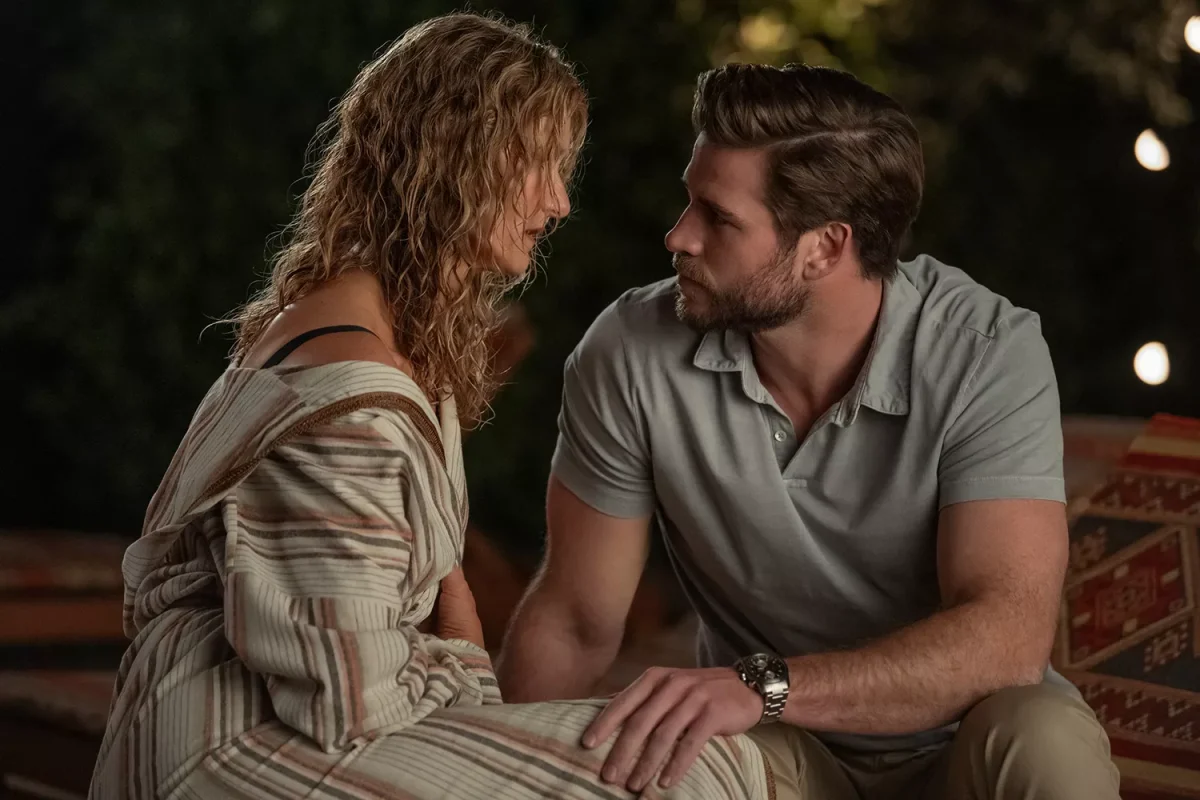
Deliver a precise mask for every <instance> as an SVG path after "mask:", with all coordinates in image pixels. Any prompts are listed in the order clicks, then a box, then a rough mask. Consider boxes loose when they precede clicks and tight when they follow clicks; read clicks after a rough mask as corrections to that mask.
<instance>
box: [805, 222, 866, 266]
mask: <svg viewBox="0 0 1200 800" xmlns="http://www.w3.org/2000/svg"><path fill="white" fill-rule="evenodd" d="M853 235H854V234H853V231H852V230H851V228H850V226H849V225H847V224H846V223H844V222H829V223H826V224H825V225H822V226H821V227H819V228H816V229H815V230H811V231H808V232H807V233H805V234H804V237H801V238H802V239H803V238H805V237H808V238H809V240H810V241H809V247H808V249H807V251H806V252H805V254H804V264H803V265H802V270H803V275H804V279H805V280H808V281H816V280H820V279H821V278H823V277H825V276H826V275H829V274H830V273H832V272H833V271H834V270H835V269H837V267H838V265H839V264H841V263H842V259H843V258H844V257H845V256H847V255H849V251H850V244H851V241H852V239H853Z"/></svg>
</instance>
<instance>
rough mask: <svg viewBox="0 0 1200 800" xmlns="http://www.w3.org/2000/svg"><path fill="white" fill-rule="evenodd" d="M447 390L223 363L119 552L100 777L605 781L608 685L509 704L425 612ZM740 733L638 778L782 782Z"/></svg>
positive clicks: (423, 788) (304, 790) (583, 793)
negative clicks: (120, 649) (688, 762)
mask: <svg viewBox="0 0 1200 800" xmlns="http://www.w3.org/2000/svg"><path fill="white" fill-rule="evenodd" d="M460 436H461V434H460V430H459V427H458V422H457V419H456V413H455V409H454V404H453V401H452V400H450V401H447V402H445V403H442V404H441V406H440V408H439V410H438V411H437V412H435V411H434V409H433V408H432V407H431V406H430V404H429V403H428V401H427V400H426V398H425V397H424V396H423V395H422V393H421V392H420V390H419V389H418V388H417V387H416V385H415V384H414V383H413V382H412V381H411V379H409V378H408V377H407V376H406V375H405V374H404V373H402V372H400V371H399V370H396V369H393V368H390V367H386V366H383V365H379V364H372V363H368V362H343V363H338V364H327V365H322V366H319V367H309V368H298V369H297V368H291V369H289V368H276V369H271V370H245V369H231V370H229V371H227V372H226V373H225V374H224V375H223V376H222V377H221V378H220V379H219V380H218V381H217V383H216V384H215V385H214V386H213V388H212V389H211V390H210V391H209V393H208V395H207V396H206V397H205V399H204V401H203V402H202V403H201V405H200V408H199V409H198V411H197V412H196V415H195V416H194V418H193V420H192V423H191V425H190V427H189V429H188V431H187V433H186V435H185V436H184V439H183V442H182V443H181V444H180V446H179V449H178V451H177V452H176V455H175V458H174V459H173V460H172V462H171V465H170V467H169V468H168V470H167V474H166V476H165V477H164V478H163V482H162V484H161V486H160V487H159V490H158V492H157V493H156V494H155V497H154V499H153V500H152V502H151V504H150V507H149V509H148V511H147V515H146V522H145V527H144V530H143V534H142V537H141V538H140V539H139V540H138V541H137V542H135V543H134V544H133V545H132V546H130V548H129V549H128V551H127V552H126V554H125V558H124V563H123V565H122V569H123V573H124V580H125V587H126V600H125V628H126V633H127V634H128V635H129V636H130V637H131V638H132V639H133V643H132V645H131V646H130V648H129V650H128V651H127V653H126V655H125V658H124V660H123V662H122V665H121V670H120V673H119V676H118V680H117V686H116V693H115V696H114V700H113V705H112V712H111V715H110V718H109V722H108V728H107V731H106V734H105V738H104V742H103V744H102V746H101V751H100V756H99V759H98V761H97V764H96V770H95V774H94V776H93V779H92V787H91V793H90V796H91V797H92V798H95V800H108V799H109V798H113V800H117V799H118V798H119V799H120V800H131V799H135V798H158V797H169V798H219V797H220V798H224V797H232V798H300V797H304V798H340V799H341V800H364V799H366V798H372V799H374V798H442V797H447V798H489V799H492V798H497V799H499V798H512V799H513V800H524V799H525V798H540V797H564V798H616V797H627V796H629V795H628V793H626V792H624V791H622V790H618V789H616V788H615V787H611V786H606V785H604V784H603V783H601V782H600V781H599V779H598V777H597V774H598V772H599V768H600V766H601V764H602V763H603V758H604V757H605V755H606V752H607V747H602V748H599V749H597V750H596V751H585V750H583V749H582V748H581V747H579V745H578V742H579V737H580V736H581V735H582V732H583V730H584V729H585V728H586V726H587V725H588V723H589V722H590V721H591V720H592V719H593V718H594V717H595V715H596V713H597V710H598V709H599V708H601V707H602V706H603V701H600V700H587V701H574V702H559V703H538V704H529V705H503V704H501V698H500V692H499V689H498V687H497V684H496V679H495V675H494V673H493V672H492V668H491V662H490V659H489V657H488V654H487V653H486V652H485V651H483V650H481V649H479V648H478V647H476V646H475V645H472V644H470V643H469V642H466V641H461V640H450V641H446V640H442V639H439V638H437V637H436V636H433V635H430V634H426V633H422V632H420V631H419V630H418V629H417V626H418V625H419V624H420V623H421V622H422V621H423V620H425V619H426V618H427V617H428V616H429V615H430V613H431V612H432V610H433V605H434V601H435V599H436V596H437V589H438V583H439V581H440V580H441V579H442V578H443V577H444V576H445V575H446V574H448V573H449V572H450V570H451V569H452V568H453V567H454V565H455V564H456V563H457V562H458V561H459V559H460V558H461V555H462V546H463V534H464V531H465V525H466V518H467V498H466V484H465V480H464V476H463V463H462V451H461V438H460ZM769 783H770V778H769V775H768V773H767V767H766V765H765V763H764V761H763V758H762V755H761V753H760V752H759V750H758V749H757V747H756V746H755V745H754V744H752V743H751V741H750V740H749V739H748V738H746V737H723V738H720V739H717V740H714V741H713V742H712V743H711V744H709V745H708V746H707V747H706V748H705V751H704V753H703V755H702V757H701V759H700V760H699V761H698V762H697V765H696V766H695V767H694V768H693V769H692V770H691V771H690V772H689V773H688V775H687V776H686V777H685V779H684V780H683V781H682V783H681V784H680V785H679V786H677V787H675V788H674V789H673V790H671V791H669V792H664V793H659V792H658V791H657V790H648V791H647V792H646V793H645V794H644V796H647V797H657V796H669V797H698V798H713V800H725V799H729V800H733V799H734V798H754V799H755V800H758V799H759V798H767V797H769V796H771V795H772V794H773V793H772V791H771V787H770V785H769Z"/></svg>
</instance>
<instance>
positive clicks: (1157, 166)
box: [1133, 128, 1171, 172]
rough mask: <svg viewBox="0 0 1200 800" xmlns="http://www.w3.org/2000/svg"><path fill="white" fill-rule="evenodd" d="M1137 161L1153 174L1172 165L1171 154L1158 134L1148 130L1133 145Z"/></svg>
mask: <svg viewBox="0 0 1200 800" xmlns="http://www.w3.org/2000/svg"><path fill="white" fill-rule="evenodd" d="M1133 154H1134V156H1136V157H1137V161H1138V163H1139V164H1141V165H1142V166H1143V167H1145V168H1146V169H1148V170H1150V171H1151V172H1160V171H1161V170H1164V169H1166V168H1167V167H1169V166H1170V165H1171V154H1170V152H1168V151H1167V146H1166V145H1165V144H1163V142H1162V139H1159V138H1158V134H1157V133H1155V132H1154V131H1152V130H1150V129H1149V128H1147V129H1146V130H1144V131H1142V134H1141V136H1139V137H1138V138H1137V141H1136V142H1134V144H1133Z"/></svg>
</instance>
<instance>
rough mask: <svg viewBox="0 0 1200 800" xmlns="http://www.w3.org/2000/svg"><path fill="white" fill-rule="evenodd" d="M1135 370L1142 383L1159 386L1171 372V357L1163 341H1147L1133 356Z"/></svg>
mask: <svg viewBox="0 0 1200 800" xmlns="http://www.w3.org/2000/svg"><path fill="white" fill-rule="evenodd" d="M1133 371H1134V372H1135V373H1137V376H1138V378H1139V379H1140V380H1141V381H1142V383H1148V384H1150V385H1151V386H1158V385H1159V384H1161V383H1163V382H1165V381H1166V380H1167V378H1168V377H1169V376H1170V374H1171V359H1169V358H1168V357H1167V348H1166V347H1164V346H1163V343H1162V342H1146V343H1145V344H1144V345H1142V346H1141V347H1140V348H1138V351H1137V355H1135V356H1134V357H1133Z"/></svg>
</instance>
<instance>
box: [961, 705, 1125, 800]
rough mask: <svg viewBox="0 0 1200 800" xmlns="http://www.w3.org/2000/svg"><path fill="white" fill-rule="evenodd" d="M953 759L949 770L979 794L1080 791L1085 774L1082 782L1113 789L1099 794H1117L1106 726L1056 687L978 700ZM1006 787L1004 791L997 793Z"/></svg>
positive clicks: (966, 718)
mask: <svg viewBox="0 0 1200 800" xmlns="http://www.w3.org/2000/svg"><path fill="white" fill-rule="evenodd" d="M952 759H953V760H954V761H955V762H957V763H956V764H955V765H954V766H953V767H952V768H951V770H950V771H951V773H958V781H959V782H961V781H962V780H963V779H967V780H968V781H969V782H970V783H972V784H974V785H975V787H976V791H977V793H980V794H983V795H984V796H991V797H1007V796H1012V789H1015V788H1017V786H1023V787H1026V788H1027V787H1030V786H1040V787H1043V788H1049V787H1052V786H1057V785H1064V786H1065V785H1068V784H1072V783H1073V784H1074V785H1076V786H1079V785H1081V782H1080V781H1079V780H1078V777H1079V776H1083V775H1086V776H1088V777H1087V779H1085V780H1084V781H1082V784H1087V785H1091V786H1093V787H1095V788H1097V789H1099V788H1100V787H1104V789H1101V791H1108V787H1111V794H1104V795H1100V794H1097V795H1096V796H1097V797H1100V796H1112V797H1115V796H1116V783H1117V780H1118V776H1117V772H1116V768H1115V767H1114V766H1113V763H1112V759H1111V758H1110V755H1109V745H1108V736H1107V734H1106V733H1105V732H1104V728H1103V727H1102V726H1101V725H1100V723H1099V721H1098V720H1097V719H1096V716H1095V714H1093V713H1092V711H1091V709H1090V708H1088V707H1087V705H1086V704H1084V703H1083V701H1081V700H1080V699H1079V698H1077V697H1075V696H1074V695H1072V694H1069V693H1068V692H1067V691H1065V690H1063V689H1060V688H1057V687H1054V686H1046V685H1036V686H1018V687H1013V688H1010V689H1003V690H1001V691H999V692H996V693H995V694H993V695H991V696H989V697H987V698H985V699H984V700H982V701H980V702H979V703H978V704H977V705H976V706H975V707H974V708H972V709H971V710H970V711H969V712H967V715H966V717H964V718H963V721H962V724H961V725H960V726H959V729H958V733H957V734H956V735H955V741H954V745H953V748H952ZM955 767H957V769H956V768H955ZM968 773H969V774H970V777H969V778H968ZM1005 776H1006V777H1005ZM1005 783H1006V784H1009V788H1008V790H1005V789H1003V788H1001V785H1000V784H1005ZM984 787H986V790H985V789H984ZM980 790H984V791H980ZM1015 796H1023V795H1019V794H1018V795H1015ZM1056 796H1057V795H1056ZM1063 796H1072V797H1074V796H1076V794H1074V793H1068V795H1063Z"/></svg>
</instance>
